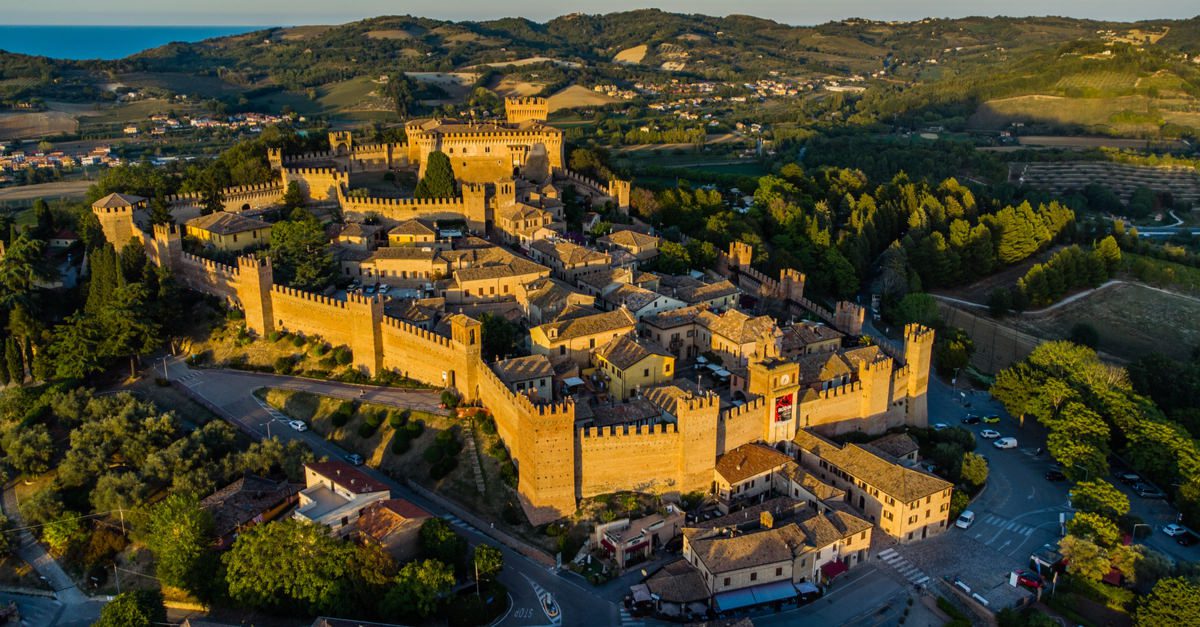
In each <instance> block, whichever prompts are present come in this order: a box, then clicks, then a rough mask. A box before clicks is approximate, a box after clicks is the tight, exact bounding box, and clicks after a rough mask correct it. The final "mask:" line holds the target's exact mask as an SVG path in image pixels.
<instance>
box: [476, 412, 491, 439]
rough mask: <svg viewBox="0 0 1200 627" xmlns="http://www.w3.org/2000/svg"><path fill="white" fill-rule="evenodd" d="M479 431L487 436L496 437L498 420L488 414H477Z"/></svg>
mask: <svg viewBox="0 0 1200 627" xmlns="http://www.w3.org/2000/svg"><path fill="white" fill-rule="evenodd" d="M477 417H478V419H479V429H480V430H481V431H483V432H484V433H486V434H487V435H496V419H495V418H493V417H491V416H490V415H488V414H477Z"/></svg>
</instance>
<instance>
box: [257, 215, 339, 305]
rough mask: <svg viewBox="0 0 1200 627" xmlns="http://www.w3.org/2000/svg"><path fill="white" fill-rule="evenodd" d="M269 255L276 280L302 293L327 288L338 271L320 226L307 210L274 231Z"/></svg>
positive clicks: (282, 223) (273, 228)
mask: <svg viewBox="0 0 1200 627" xmlns="http://www.w3.org/2000/svg"><path fill="white" fill-rule="evenodd" d="M269 254H270V256H271V263H272V266H273V269H274V272H275V279H276V280H277V281H278V282H280V283H282V284H284V285H290V286H292V287H296V288H299V289H302V290H309V291H320V290H322V289H324V288H325V286H327V285H328V284H329V282H330V281H331V280H333V275H334V273H335V271H336V266H335V263H334V260H333V255H332V254H331V253H330V251H329V246H328V242H327V241H326V239H325V231H324V229H322V228H321V223H320V222H318V221H317V219H316V218H315V217H314V216H313V215H312V214H311V213H309V212H307V211H305V210H304V209H296V210H295V211H293V212H292V214H291V216H290V217H289V219H287V220H282V221H279V222H276V223H275V225H274V226H273V227H272V228H271V245H270V248H269Z"/></svg>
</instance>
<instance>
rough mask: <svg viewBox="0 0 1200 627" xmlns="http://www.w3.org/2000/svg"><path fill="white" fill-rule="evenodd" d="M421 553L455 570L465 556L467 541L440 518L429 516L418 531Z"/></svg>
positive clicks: (464, 559)
mask: <svg viewBox="0 0 1200 627" xmlns="http://www.w3.org/2000/svg"><path fill="white" fill-rule="evenodd" d="M418 539H419V541H420V545H421V553H422V555H424V557H426V558H429V559H434V560H437V561H439V562H441V563H443V564H448V565H450V566H452V567H454V568H455V569H456V570H457V569H459V568H461V567H462V564H463V562H464V561H466V557H467V542H466V540H463V538H462V536H460V535H458V534H457V533H455V532H454V528H453V527H451V526H450V524H449V523H447V522H446V521H445V520H442V519H441V518H437V517H434V518H430V519H429V520H427V521H425V523H424V524H422V525H421V530H420V532H419V533H418Z"/></svg>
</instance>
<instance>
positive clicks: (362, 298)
mask: <svg viewBox="0 0 1200 627" xmlns="http://www.w3.org/2000/svg"><path fill="white" fill-rule="evenodd" d="M346 302H347V303H349V304H351V305H368V306H369V305H376V304H377V305H379V306H380V307H382V306H383V297H382V296H380V295H379V294H375V295H372V296H367V295H366V294H358V293H356V292H350V293H349V294H346Z"/></svg>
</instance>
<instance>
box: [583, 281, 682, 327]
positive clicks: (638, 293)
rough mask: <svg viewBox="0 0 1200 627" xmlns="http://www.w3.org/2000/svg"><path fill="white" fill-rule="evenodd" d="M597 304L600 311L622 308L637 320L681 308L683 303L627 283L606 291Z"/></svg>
mask: <svg viewBox="0 0 1200 627" xmlns="http://www.w3.org/2000/svg"><path fill="white" fill-rule="evenodd" d="M599 303H600V304H601V307H600V308H601V309H605V310H610V311H611V310H613V309H619V308H621V307H624V308H625V309H628V310H629V313H631V314H633V317H634V318H637V319H638V320H641V319H642V318H643V317H644V316H651V315H654V314H656V313H658V312H660V311H670V310H672V309H678V308H680V307H682V306H683V301H679V300H676V299H674V298H671V297H670V296H663V295H662V294H659V293H657V292H654V291H651V290H648V289H646V288H644V287H639V286H637V285H632V284H629V283H621V284H619V285H616V286H615V287H613V288H612V289H610V290H608V291H606V292H605V293H604V296H602V297H601V298H600V300H599Z"/></svg>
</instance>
